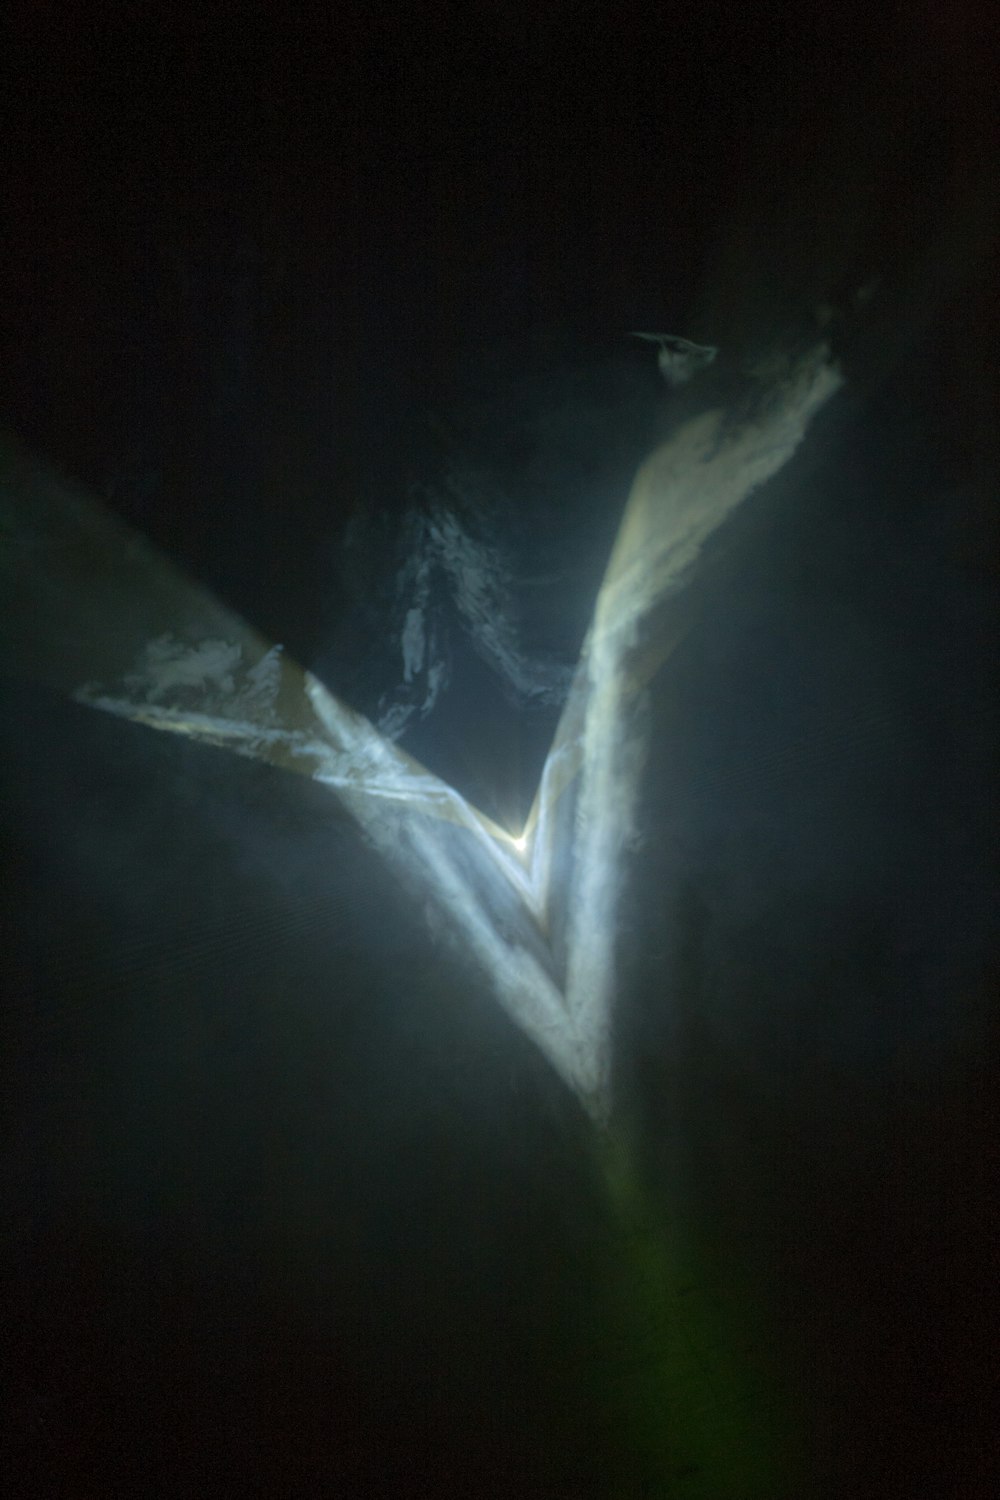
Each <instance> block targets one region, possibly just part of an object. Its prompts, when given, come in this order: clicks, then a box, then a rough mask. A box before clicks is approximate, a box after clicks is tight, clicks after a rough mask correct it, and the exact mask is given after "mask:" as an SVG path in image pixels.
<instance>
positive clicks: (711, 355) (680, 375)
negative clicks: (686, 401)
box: [630, 333, 719, 386]
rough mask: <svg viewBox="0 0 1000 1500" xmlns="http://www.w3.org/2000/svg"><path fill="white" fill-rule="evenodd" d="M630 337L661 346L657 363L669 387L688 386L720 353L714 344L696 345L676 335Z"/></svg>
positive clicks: (649, 334)
mask: <svg viewBox="0 0 1000 1500" xmlns="http://www.w3.org/2000/svg"><path fill="white" fill-rule="evenodd" d="M630 337H631V338H634V339H646V340H648V342H649V343H651V344H659V346H660V352H659V354H658V355H657V357H656V363H657V364H658V365H659V367H660V374H661V375H662V376H663V378H664V380H665V381H666V382H667V384H668V385H675V386H676V385H686V384H687V382H688V381H689V380H690V379H691V377H692V375H696V374H697V373H698V371H699V370H703V369H704V368H705V366H706V365H710V364H711V363H712V361H713V360H714V359H715V356H716V355H717V354H718V352H719V351H718V349H717V348H716V347H715V345H714V344H694V343H692V342H691V340H690V339H682V338H680V337H679V336H678V335H677V334H676V333H633V334H630Z"/></svg>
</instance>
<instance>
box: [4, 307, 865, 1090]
mask: <svg viewBox="0 0 1000 1500" xmlns="http://www.w3.org/2000/svg"><path fill="white" fill-rule="evenodd" d="M643 336H644V337H647V336H646V335H643ZM656 337H657V340H658V341H659V336H656ZM678 343H683V341H676V340H675V341H674V344H678ZM672 347H673V346H671V348H672ZM674 353H676V354H678V356H679V355H680V354H685V355H686V356H687V357H688V359H689V360H691V359H693V358H694V357H695V355H696V354H697V355H698V356H699V357H700V359H701V361H702V362H705V360H706V356H707V354H708V351H704V350H700V349H698V346H694V345H692V346H690V347H688V348H685V349H683V350H674ZM838 385H839V376H838V375H837V372H836V371H835V369H834V368H833V367H832V365H831V364H830V362H829V359H828V355H827V351H826V350H825V348H822V347H821V348H818V349H816V350H815V351H813V353H812V354H810V355H809V356H807V357H806V358H804V359H802V360H801V361H800V362H799V363H798V365H797V366H795V368H794V369H792V370H791V372H790V373H789V374H787V375H786V376H785V377H784V378H783V379H781V380H780V381H776V382H775V384H774V386H773V387H772V388H771V389H770V390H769V391H768V392H767V393H766V398H765V399H763V400H762V404H761V406H760V409H759V410H758V412H757V414H756V415H755V416H752V417H748V418H746V419H744V420H743V421H742V423H740V424H736V423H734V422H733V421H731V420H728V419H727V416H726V414H725V413H723V412H721V411H712V412H707V413H705V414H703V415H702V416H699V417H697V418H695V419H694V420H693V421H691V422H688V423H687V424H686V425H685V426H683V427H682V428H680V429H679V430H678V431H677V432H676V433H675V434H674V435H673V436H672V437H671V438H670V439H669V440H668V441H667V442H666V443H664V444H663V445H662V447H660V448H659V449H658V450H657V451H656V452H655V453H654V454H653V455H652V456H651V458H650V459H649V460H648V461H647V462H646V463H645V464H644V465H643V467H642V468H641V469H640V470H639V473H638V475H637V477H636V480H635V483H634V485H633V487H632V491H631V494H630V497H629V500H628V504H627V506H626V509H625V513H624V516H623V519H622V523H621V527H620V529H619V534H618V537H617V540H616V542H615V546H614V548H613V550H612V555H611V558H610V560H609V563H608V568H607V571H606V574H605V577H604V581H603V583H602V585H601V589H600V591H599V594H598V598H597V601H596V606H595V610H594V616H593V621H592V624H591V627H590V631H589V634H588V636H587V639H586V642H585V644H584V649H583V654H582V658H581V661H580V664H579V667H578V669H577V672H576V676H575V678H574V681H573V684H572V686H571V689H570V692H569V696H568V699H567V702H566V707H565V710H564V712H563V715H562V719H561V721H560V724H559V727H558V730H557V733H556V736H555V739H554V742H553V745H552V749H551V751H550V753H549V756H548V758H547V760H546V763H545V767H544V770H543V773H542V777H541V781H540V784H539V788H538V792H537V794H536V797H535V802H534V805H533V807H532V810H531V813H530V816H529V818H528V821H527V824H526V826H525V828H524V829H523V831H522V832H521V833H520V834H518V835H514V834H511V833H509V832H507V831H505V830H504V829H502V828H500V827H498V826H497V825H496V824H495V823H494V822H493V821H492V820H491V819H489V818H487V817H485V816H484V815H483V814H482V813H480V812H479V811H477V809H475V808H474V807H471V806H470V805H469V804H468V803H467V802H466V801H465V799H464V798H463V797H461V796H460V795H459V794H458V793H457V792H456V791H454V789H453V788H451V787H449V786H447V785H446V784H445V783H444V782H442V781H441V780H440V779H439V778H438V777H436V776H434V775H432V774H431V773H430V772H429V771H427V770H426V769H425V768H424V767H423V766H421V765H419V764H418V763H417V762H415V761H414V760H412V759H411V758H410V757H409V756H407V755H406V754H405V753H404V752H403V751H402V750H400V749H399V748H398V746H397V745H396V744H395V743H394V742H393V741H392V739H390V738H389V737H388V736H387V735H386V734H384V733H380V731H379V730H378V729H377V728H376V727H375V726H374V725H373V724H372V723H371V722H370V721H369V720H368V719H366V718H364V717H363V716H362V715H360V714H357V713H355V712H354V711H353V710H351V709H349V708H348V707H347V706H346V705H345V704H343V703H340V702H339V701H338V700H337V699H336V698H334V697H333V695H332V694H331V693H329V692H328V691H327V689H326V688H325V687H324V686H323V685H322V683H320V682H319V681H318V680H317V679H316V678H315V677H313V676H312V675H311V674H310V673H308V672H303V670H302V669H301V668H300V667H298V666H297V665H296V664H295V663H294V662H292V661H290V660H288V658H287V657H286V656H285V655H284V654H283V653H282V652H281V650H280V648H278V647H274V646H270V647H269V646H268V644H267V643H266V642H264V641H262V640H261V638H260V637H259V636H257V635H256V634H255V632H254V631H252V630H251V629H250V628H249V627H248V626H247V625H246V624H245V622H243V621H242V620H239V619H238V618H237V617H235V616H233V615H232V614H230V613H229V612H228V611H226V610H224V609H223V608H222V607H221V606H220V605H219V604H218V603H217V602H216V601H215V600H212V599H211V598H209V597H208V596H207V595H205V594H204V592H203V591H201V590H199V589H197V588H196V587H195V586H194V585H193V584H191V583H190V582H189V581H188V580H186V579H185V578H184V577H183V576H182V575H180V574H179V573H178V572H177V571H176V570H175V569H173V568H172V567H171V566H170V564H169V563H167V562H166V561H165V560H164V559H163V558H161V557H159V556H158V555H157V554H156V553H155V552H154V551H153V550H152V548H150V547H149V546H147V545H146V544H145V543H144V542H142V541H141V539H139V538H137V537H135V536H134V534H132V533H131V532H129V531H128V530H127V529H126V528H125V527H123V526H122V525H121V524H120V523H119V522H117V521H115V520H113V519H112V518H111V517H110V516H109V515H107V513H105V512H103V511H101V510H100V508H99V507H97V506H94V505H92V504H89V503H86V502H82V501H81V500H80V498H79V497H78V496H75V495H69V494H67V493H66V492H64V491H63V492H58V491H56V492H53V491H52V490H48V491H45V493H44V494H43V495H41V496H40V495H39V494H38V492H37V490H36V491H35V492H34V493H33V492H32V491H31V479H32V476H31V475H30V474H28V475H27V477H26V478H25V477H24V476H21V477H20V478H19V481H18V483H19V486H20V488H21V489H23V490H24V492H25V495H26V500H25V506H24V514H23V516H22V515H18V516H16V517H15V518H14V530H13V533H12V534H13V535H14V536H15V539H16V540H17V542H18V543H19V544H20V557H19V559H18V561H19V562H20V563H21V564H23V562H24V559H25V557H26V556H29V555H30V556H32V557H33V560H34V562H35V564H36V566H35V567H33V568H27V567H24V566H19V567H11V566H9V563H10V559H11V558H12V557H13V556H14V554H15V553H17V551H18V548H16V547H15V548H14V549H13V552H11V551H8V552H7V553H6V554H0V601H2V603H0V610H2V612H3V613H2V619H3V623H4V624H5V625H6V624H8V623H11V622H13V623H14V624H15V625H16V626H17V627H18V629H19V630H20V632H21V635H22V638H23V636H24V632H25V621H30V622H31V623H32V627H33V628H35V634H34V636H33V637H32V639H31V640H30V642H29V647H28V650H27V656H28V659H29V661H30V664H31V665H32V666H34V667H37V668H38V669H39V670H40V671H41V670H42V669H43V668H44V669H45V675H47V676H49V677H55V678H56V679H57V680H59V679H60V678H62V679H63V680H65V679H66V678H68V679H69V682H70V684H72V685H73V686H74V689H75V696H76V697H77V699H78V700H79V701H81V702H84V703H88V704H90V705H92V706H93V707H97V708H101V709H104V710H106V711H108V712H110V713H114V714H118V715H121V716H122V717H125V718H129V719H132V720H134V721H137V722H140V723H143V724H146V725H148V726H149V727H151V728H155V729H162V730H167V731H170V732H173V733H177V734H184V735H187V736H189V737H191V738H194V739H198V740H203V741H205V742H208V743H210V744H213V745H217V746H222V747H225V748H227V749H230V750H233V751H235V752H236V753H238V754H242V755H250V756H253V757H255V758H257V759H262V760H268V761H271V762H273V763H274V764H277V765H280V766H282V767H284V768H285V769H288V770H294V771H297V772H299V773H300V774H304V775H307V776H310V777H312V778H313V779H315V780H317V781H319V782H320V783H322V784H323V785H324V786H326V787H328V788H329V790H330V791H331V792H332V793H333V794H334V795H336V796H337V797H338V798H339V799H340V800H341V802H342V803H343V804H344V805H345V807H346V808H347V809H348V811H349V812H350V813H351V815H352V816H353V817H354V818H355V819H356V821H357V822H358V824H359V825H360V826H361V827H362V829H363V830H364V831H365V833H366V835H367V837H368V838H369V839H370V840H371V841H372V842H373V843H374V844H375V845H376V846H377V847H378V848H379V849H380V850H381V852H382V854H383V855H384V858H385V859H386V861H387V862H388V863H389V864H390V865H392V866H393V867H394V868H395V869H396V870H397V872H398V873H399V874H400V875H401V877H402V878H403V879H404V880H406V881H407V882H408V883H409V884H410V885H412V886H419V887H420V888H421V889H422V890H423V891H424V892H425V893H426V894H427V895H429V896H430V897H431V898H432V899H433V900H434V901H435V902H436V904H437V906H438V907H439V909H441V910H442V911H443V912H444V913H446V914H447V916H448V918H449V919H450V922H451V925H452V927H453V929H454V930H455V931H456V932H458V933H459V934H461V939H462V942H463V944H464V946H465V948H466V950H467V952H468V953H469V955H470V956H471V957H472V958H473V959H474V960H475V961H476V962H477V964H478V965H479V966H480V968H481V970H482V971H483V972H484V974H485V975H487V976H488V978H489V980H490V982H491V983H492V985H493V988H494V991H495V993H496V995H497V998H498V1000H499V1002H500V1003H501V1005H502V1006H503V1007H504V1009H505V1010H506V1012H507V1014H508V1015H509V1016H510V1017H511V1019H512V1020H513V1021H514V1022H515V1024H516V1025H518V1026H519V1027H520V1028H521V1029H522V1030H523V1031H524V1032H525V1033H526V1034H527V1035H528V1036H529V1037H531V1039H532V1041H533V1042H534V1043H535V1044H536V1045H537V1046H538V1047H539V1048H540V1050H541V1051H542V1052H543V1053H544V1054H545V1056H546V1057H547V1058H548V1060H549V1062H550V1063H551V1064H552V1066H553V1067H554V1068H555V1070H556V1071H557V1072H558V1073H559V1075H560V1077H561V1078H563V1079H564V1081H565V1082H566V1084H567V1085H568V1086H569V1087H570V1088H571V1089H572V1090H573V1091H574V1092H575V1094H576V1095H577V1097H578V1098H579V1099H580V1100H581V1102H582V1103H583V1105H584V1106H585V1108H586V1109H587V1110H588V1111H589V1112H590V1113H591V1115H592V1116H594V1117H595V1118H596V1119H598V1120H604V1119H606V1118H607V1116H608V1114H609V1113H610V1111H611V1108H612V1030H613V1006H614V997H615V956H616V955H615V937H616V931H617V912H618V907H619V902H620V900H621V894H622V883H623V873H624V868H625V857H626V854H627V850H628V847H629V845H630V842H631V841H632V840H633V838H634V837H635V836H636V833H637V829H636V827H635V819H636V810H637V800H638V794H639V789H640V781H641V771H642V764H643V749H644V746H643V739H642V734H641V732H640V729H639V727H638V722H637V715H636V713H635V709H636V707H637V700H639V699H640V698H641V694H642V690H643V689H644V687H645V686H646V684H647V683H648V682H649V680H650V679H651V677H652V676H653V674H654V673H655V672H656V671H657V670H658V668H659V667H660V665H661V664H662V662H663V660H664V659H665V657H666V656H667V655H668V654H669V651H670V649H671V647H672V645H673V643H674V642H675V641H676V640H677V638H678V634H679V632H678V617H677V616H676V614H675V615H674V616H672V617H671V622H670V626H669V630H667V629H666V628H665V626H664V623H663V622H664V609H663V606H664V605H667V604H671V603H672V601H674V600H675V599H679V598H680V597H681V595H682V594H686V591H687V590H688V589H689V588H690V587H691V585H692V582H694V581H695V580H696V577H697V564H698V561H699V557H700V554H701V552H702V549H703V547H704V545H705V543H706V542H707V541H708V540H709V538H710V537H711V536H712V535H713V533H714V532H716V531H717V530H718V528H719V527H720V526H721V525H722V524H723V523H724V522H725V520H726V519H727V517H728V516H729V515H730V514H731V513H732V512H733V510H734V509H735V508H736V507H737V506H738V505H739V504H740V503H741V502H742V501H743V500H744V499H745V498H746V497H747V496H748V495H750V494H751V493H752V492H753V490H754V489H756V488H757V487H758V486H759V485H761V484H762V483H764V482H765V481H766V480H767V479H769V478H770V477H771V476H772V475H774V474H775V473H776V472H777V471H778V470H779V469H780V468H781V467H782V466H783V465H784V464H785V463H787V461H788V460H789V459H790V458H791V456H792V454H793V453H794V452H795V450H796V448H797V447H798V445H799V443H800V442H801V441H802V439H803V437H804V435H805V432H806V430H807V427H808V425H809V422H810V421H811V419H812V417H813V416H814V414H815V413H816V412H817V411H818V410H819V408H820V407H821V406H822V405H823V403H824V402H825V401H826V400H827V399H828V398H829V397H830V396H831V395H832V394H833V392H834V391H835V390H836V389H837V387H838ZM15 488H17V487H15V486H11V487H10V488H9V491H8V492H9V493H10V492H12V491H13V490H14V489H15ZM4 563H7V564H8V566H7V567H6V568H5V567H4V566H3V564H4ZM40 601H41V602H40ZM39 621H41V622H42V626H41V628H38V622H39ZM45 627H47V629H48V633H47V634H46V633H45ZM137 632H139V634H138V635H137ZM12 638H13V637H12ZM402 649H403V667H404V677H405V679H406V680H407V681H409V680H410V679H411V678H412V677H413V676H414V675H415V674H416V673H417V672H418V671H419V670H420V667H421V665H422V663H423V661H424V656H425V650H426V637H425V631H424V622H423V617H422V614H421V612H420V610H419V609H417V608H413V609H411V610H410V612H409V613H408V615H407V618H406V623H405V628H404V632H403V641H402ZM95 671H98V672H100V673H101V675H102V678H103V680H104V682H105V683H107V682H111V683H114V684H117V686H112V687H108V686H99V685H96V684H94V683H93V682H89V683H88V684H87V685H86V686H84V687H79V686H78V685H77V684H79V682H80V680H81V678H82V677H83V676H84V675H85V674H86V673H93V672H95ZM567 796H574V797H575V807H573V808H572V814H573V815H572V816H571V817H561V816H560V809H561V808H563V809H564V810H567V809H568V808H569V806H570V804H568V803H564V802H563V799H564V798H565V797H567Z"/></svg>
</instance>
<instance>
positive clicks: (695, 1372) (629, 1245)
mask: <svg viewBox="0 0 1000 1500" xmlns="http://www.w3.org/2000/svg"><path fill="white" fill-rule="evenodd" d="M597 1160H598V1166H599V1170H600V1174H601V1179H602V1182H603V1184H604V1188H605V1190H606V1192H607V1197H608V1202H609V1206H610V1208H611V1211H612V1216H613V1223H614V1230H615V1240H614V1245H613V1253H612V1263H611V1266H610V1267H609V1288H608V1292H609V1302H608V1308H607V1317H608V1323H609V1325H610V1327H609V1331H608V1334H607V1340H608V1346H609V1347H608V1351H607V1356H606V1359H605V1361H604V1368H603V1374H604V1379H605V1381H606V1385H607V1399H608V1401H609V1402H610V1403H611V1404H612V1407H613V1412H614V1422H615V1426H616V1427H617V1428H618V1429H619V1433H620V1442H621V1444H622V1447H623V1452H622V1454H621V1470H622V1472H621V1473H620V1476H619V1483H618V1488H617V1490H616V1491H614V1492H613V1493H614V1494H615V1495H616V1497H617V1496H620V1497H621V1500H625V1497H626V1496H628V1497H632V1496H635V1495H649V1496H654V1495H655V1496H664V1497H667V1496H671V1497H678V1500H758V1497H759V1500H780V1497H783V1496H788V1497H789V1500H791V1497H793V1496H796V1495H800V1494H801V1493H802V1490H801V1487H800V1485H799V1484H798V1483H796V1476H797V1472H798V1469H799V1462H798V1461H797V1458H796V1451H797V1448H798V1447H799V1446H800V1442H799V1441H797V1430H798V1428H799V1423H798V1421H797V1420H796V1419H795V1417H794V1416H793V1403H792V1401H791V1400H790V1399H789V1396H788V1395H787V1394H783V1393H782V1392H781V1391H780V1388H779V1383H778V1381H777V1379H776V1378H775V1375H774V1372H773V1370H771V1369H769V1368H768V1366H769V1363H770V1361H769V1359H768V1358H767V1357H766V1356H765V1355H762V1354H761V1353H760V1352H759V1350H756V1349H752V1348H751V1344H752V1335H751V1333H750V1326H751V1324H752V1323H753V1322H755V1321H756V1319H755V1317H754V1312H753V1309H752V1308H750V1307H749V1306H747V1305H746V1303H745V1301H744V1300H743V1299H741V1298H740V1296H739V1295H738V1294H737V1293H736V1292H734V1290H733V1288H732V1286H731V1285H730V1286H727V1287H725V1288H721V1287H720V1286H719V1285H718V1284H717V1277H716V1276H715V1275H713V1274H712V1272H711V1271H710V1270H709V1268H708V1264H707V1257H705V1256H703V1255H701V1254H699V1250H698V1247H697V1244H696V1236H695V1235H694V1233H693V1232H692V1231H691V1228H690V1225H689V1224H686V1223H685V1222H684V1220H683V1219H681V1218H671V1217H670V1216H669V1215H668V1214H667V1213H666V1212H665V1211H664V1207H663V1205H662V1204H661V1202H660V1201H659V1200H658V1199H657V1197H656V1195H654V1194H653V1193H652V1192H650V1191H649V1189H648V1188H646V1187H645V1186H644V1184H643V1182H642V1180H641V1176H640V1172H639V1168H638V1163H637V1159H636V1153H635V1152H634V1150H633V1149H632V1147H631V1145H630V1142H629V1139H628V1136H627V1135H626V1133H625V1132H624V1131H617V1132H600V1133H598V1135H597ZM713 1283H715V1284H713Z"/></svg>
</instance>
